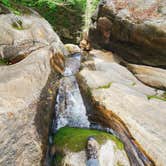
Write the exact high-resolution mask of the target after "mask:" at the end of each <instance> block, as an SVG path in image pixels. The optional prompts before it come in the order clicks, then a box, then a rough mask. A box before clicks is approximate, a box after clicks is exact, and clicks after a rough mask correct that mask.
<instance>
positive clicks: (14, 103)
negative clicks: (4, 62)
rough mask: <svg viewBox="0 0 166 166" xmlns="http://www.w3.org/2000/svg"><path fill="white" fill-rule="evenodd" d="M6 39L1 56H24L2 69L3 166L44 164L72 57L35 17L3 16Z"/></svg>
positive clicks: (0, 29)
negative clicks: (60, 78) (62, 76)
mask: <svg viewBox="0 0 166 166" xmlns="http://www.w3.org/2000/svg"><path fill="white" fill-rule="evenodd" d="M19 26H20V27H19ZM0 34H1V35H0V57H1V58H6V59H9V60H13V59H17V57H19V62H18V63H16V64H13V65H9V66H0V132H1V134H0V165H2V166H6V165H13V166H18V165H21V166H23V165H26V166H32V165H35V166H37V165H42V159H43V155H45V154H44V153H45V150H46V142H47V136H48V129H49V123H50V114H51V106H52V103H53V100H54V96H55V91H56V87H57V85H56V84H57V83H58V73H60V72H61V73H62V72H63V67H64V62H63V56H64V55H65V54H66V53H67V52H66V50H65V49H64V46H63V44H62V42H61V41H60V39H59V37H58V36H57V35H56V33H55V32H54V31H53V30H52V28H51V26H50V25H49V24H48V22H47V21H46V20H44V19H43V18H41V17H40V16H37V15H34V14H31V15H21V16H15V15H13V14H6V15H4V14H2V15H0ZM22 55H23V56H22ZM20 56H21V59H23V58H25V59H23V60H21V59H20ZM20 60H21V61H20ZM54 69H55V70H54ZM53 72H54V74H53Z"/></svg>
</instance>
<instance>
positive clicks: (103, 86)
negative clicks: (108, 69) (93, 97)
mask: <svg viewBox="0 0 166 166" xmlns="http://www.w3.org/2000/svg"><path fill="white" fill-rule="evenodd" d="M111 85H112V82H109V83H108V84H106V85H102V86H99V87H98V88H96V89H108V88H110V87H111Z"/></svg>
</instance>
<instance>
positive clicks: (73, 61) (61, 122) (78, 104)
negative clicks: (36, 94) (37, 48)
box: [52, 53, 90, 133]
mask: <svg viewBox="0 0 166 166" xmlns="http://www.w3.org/2000/svg"><path fill="white" fill-rule="evenodd" d="M80 62H81V54H80V53H76V54H74V55H72V56H70V57H68V58H67V59H66V65H65V71H64V74H63V77H62V79H61V80H60V86H59V90H58V95H57V98H56V105H55V114H54V119H53V125H52V131H53V133H56V131H57V130H58V129H60V128H62V127H64V126H70V127H81V128H89V126H90V122H89V121H88V117H87V115H86V108H85V105H84V102H83V99H82V96H81V93H80V90H79V86H78V83H77V80H76V78H75V74H76V73H77V72H78V71H79V68H80Z"/></svg>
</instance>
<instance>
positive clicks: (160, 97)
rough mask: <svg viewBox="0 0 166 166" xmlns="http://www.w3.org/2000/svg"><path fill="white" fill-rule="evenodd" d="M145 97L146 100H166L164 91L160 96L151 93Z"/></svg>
mask: <svg viewBox="0 0 166 166" xmlns="http://www.w3.org/2000/svg"><path fill="white" fill-rule="evenodd" d="M147 98H148V100H151V99H158V100H162V101H166V94H165V93H164V94H163V95H162V96H156V95H151V96H147Z"/></svg>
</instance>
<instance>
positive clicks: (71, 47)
mask: <svg viewBox="0 0 166 166" xmlns="http://www.w3.org/2000/svg"><path fill="white" fill-rule="evenodd" d="M65 47H66V49H67V50H68V52H69V54H75V53H80V52H81V49H80V48H79V47H78V46H77V45H75V44H65Z"/></svg>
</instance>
